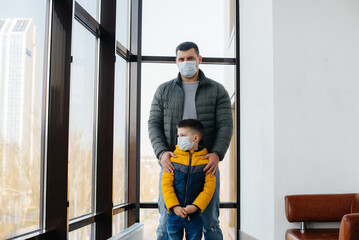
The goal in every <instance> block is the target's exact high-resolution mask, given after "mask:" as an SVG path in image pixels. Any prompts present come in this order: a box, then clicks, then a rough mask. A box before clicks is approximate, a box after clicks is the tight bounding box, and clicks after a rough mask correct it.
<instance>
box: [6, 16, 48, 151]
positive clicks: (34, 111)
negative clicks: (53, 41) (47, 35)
mask: <svg viewBox="0 0 359 240" xmlns="http://www.w3.org/2000/svg"><path fill="white" fill-rule="evenodd" d="M39 63H40V59H39V56H38V41H37V33H36V27H35V25H34V23H33V19H32V18H14V19H0V143H2V142H3V141H5V142H6V143H9V144H12V143H16V144H18V146H19V149H21V150H20V151H21V152H23V153H26V152H27V153H29V154H31V153H30V151H31V146H32V144H33V142H34V134H35V131H34V126H35V125H34V124H37V123H36V122H35V121H39V119H38V116H39V115H38V114H39V110H40V109H39V106H40V97H41V92H42V91H41V89H40V82H41V79H40V76H39V67H40V66H39ZM37 134H38V133H37Z"/></svg>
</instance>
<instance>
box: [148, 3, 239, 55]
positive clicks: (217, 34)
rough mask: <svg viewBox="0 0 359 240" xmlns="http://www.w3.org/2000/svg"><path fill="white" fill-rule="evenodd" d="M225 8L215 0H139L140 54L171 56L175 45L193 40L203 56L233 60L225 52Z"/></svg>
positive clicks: (227, 52) (224, 4) (226, 46)
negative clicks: (140, 0) (141, 27)
mask: <svg viewBox="0 0 359 240" xmlns="http://www.w3.org/2000/svg"><path fill="white" fill-rule="evenodd" d="M204 6H205V7H204ZM226 7H229V6H227V5H226V1H217V0H210V1H208V0H197V1H191V0H181V1H161V0H151V1H143V30H142V35H143V38H142V39H143V43H142V46H143V49H142V54H143V55H144V56H146V55H149V56H173V55H174V54H175V47H176V46H177V45H178V44H180V43H181V42H184V41H193V42H195V43H197V44H198V46H199V48H200V52H201V54H202V55H203V56H206V57H234V52H233V51H227V48H228V42H227V38H228V34H225V32H226V31H229V30H227V27H228V28H229V24H227V18H228V15H227V14H226V11H225V10H226ZM228 21H229V19H228ZM227 25H228V26H227Z"/></svg>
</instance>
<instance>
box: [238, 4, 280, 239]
mask: <svg viewBox="0 0 359 240" xmlns="http://www.w3.org/2000/svg"><path fill="white" fill-rule="evenodd" d="M240 9H241V12H240V22H241V23H240V24H241V25H240V28H241V32H240V35H241V38H240V44H241V53H240V54H241V56H240V57H241V86H240V87H241V103H240V105H241V129H240V134H241V139H242V140H241V152H240V154H241V159H242V161H241V166H240V168H241V182H242V186H241V230H242V231H243V232H245V233H248V234H249V235H251V236H252V237H255V238H257V239H265V240H267V239H269V238H268V236H274V208H273V206H274V168H273V167H274V152H273V151H274V149H273V144H274V138H273V134H274V132H273V126H274V125H273V124H274V123H273V41H272V39H273V36H272V34H273V31H272V10H271V9H272V4H271V1H267V0H259V1H253V0H242V1H240Z"/></svg>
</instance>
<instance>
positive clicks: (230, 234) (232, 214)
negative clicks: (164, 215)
mask: <svg viewBox="0 0 359 240" xmlns="http://www.w3.org/2000/svg"><path fill="white" fill-rule="evenodd" d="M236 216H237V214H236V209H220V215H219V221H220V222H219V225H220V228H221V230H222V232H223V239H233V240H234V239H236V238H235V237H236V235H235V233H236ZM159 219H160V214H159V213H158V210H157V209H141V212H140V221H141V223H143V224H144V234H143V235H144V236H146V237H147V238H146V239H156V238H157V237H156V230H157V227H158V223H159ZM202 239H204V237H202Z"/></svg>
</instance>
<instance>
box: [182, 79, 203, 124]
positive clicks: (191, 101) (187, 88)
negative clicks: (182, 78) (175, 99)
mask: <svg viewBox="0 0 359 240" xmlns="http://www.w3.org/2000/svg"><path fill="white" fill-rule="evenodd" d="M198 84H199V81H197V82H182V88H183V92H184V106H183V117H182V119H189V118H192V119H197V110H196V102H195V98H196V92H197V88H198Z"/></svg>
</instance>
